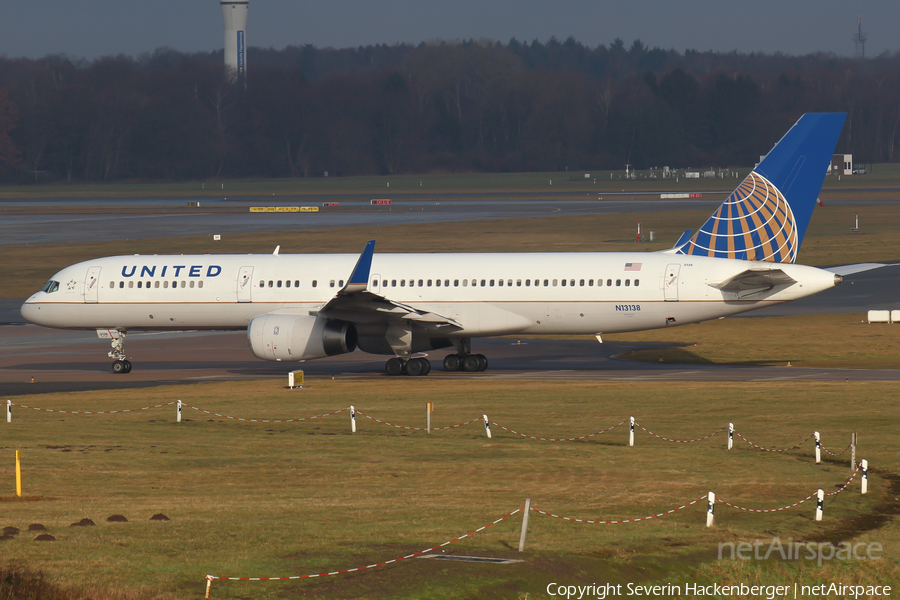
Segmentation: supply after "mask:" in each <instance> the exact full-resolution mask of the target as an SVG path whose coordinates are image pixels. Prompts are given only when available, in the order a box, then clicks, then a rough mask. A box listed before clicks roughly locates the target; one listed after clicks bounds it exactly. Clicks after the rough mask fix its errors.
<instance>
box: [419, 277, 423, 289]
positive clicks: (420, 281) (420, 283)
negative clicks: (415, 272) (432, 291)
mask: <svg viewBox="0 0 900 600" xmlns="http://www.w3.org/2000/svg"><path fill="white" fill-rule="evenodd" d="M419 287H423V286H422V280H421V279H420V280H419Z"/></svg>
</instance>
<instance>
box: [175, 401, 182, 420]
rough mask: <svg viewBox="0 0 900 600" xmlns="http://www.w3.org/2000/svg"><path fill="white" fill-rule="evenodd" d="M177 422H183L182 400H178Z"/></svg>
mask: <svg viewBox="0 0 900 600" xmlns="http://www.w3.org/2000/svg"><path fill="white" fill-rule="evenodd" d="M175 422H176V423H181V400H179V401H178V412H177V414H176V415H175Z"/></svg>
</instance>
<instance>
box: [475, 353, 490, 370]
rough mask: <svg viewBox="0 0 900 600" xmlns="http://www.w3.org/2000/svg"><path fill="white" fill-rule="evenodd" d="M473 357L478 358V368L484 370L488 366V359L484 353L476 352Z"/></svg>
mask: <svg viewBox="0 0 900 600" xmlns="http://www.w3.org/2000/svg"><path fill="white" fill-rule="evenodd" d="M475 358H477V359H478V370H479V371H484V370H485V369H487V366H488V359H487V357H486V356H485V355H484V354H476V355H475Z"/></svg>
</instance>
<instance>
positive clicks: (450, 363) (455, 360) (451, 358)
mask: <svg viewBox="0 0 900 600" xmlns="http://www.w3.org/2000/svg"><path fill="white" fill-rule="evenodd" d="M461 367H462V360H460V357H459V354H448V355H447V356H445V357H444V370H445V371H459V369H460V368H461Z"/></svg>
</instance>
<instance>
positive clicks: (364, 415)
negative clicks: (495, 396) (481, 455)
mask: <svg viewBox="0 0 900 600" xmlns="http://www.w3.org/2000/svg"><path fill="white" fill-rule="evenodd" d="M356 414H358V415H360V416H363V417H365V418H367V419H369V420H372V421H375V422H376V423H381V424H382V425H387V426H389V427H396V428H397V429H408V430H409V431H425V429H426V428H425V427H407V426H406V425H397V424H396V423H388V422H387V421H382V420H381V419H376V418H375V417H373V416H371V415H367V414H366V413H364V412H362V411H361V410H359V409H357V411H356ZM480 420H481V417H476V418H474V419H469V420H468V421H464V422H462V423H457V424H456V425H445V426H443V427H432V428H431V430H432V431H436V430H438V429H453V428H454V427H462V426H463V425H468V424H470V423H474V422H475V421H480Z"/></svg>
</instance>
